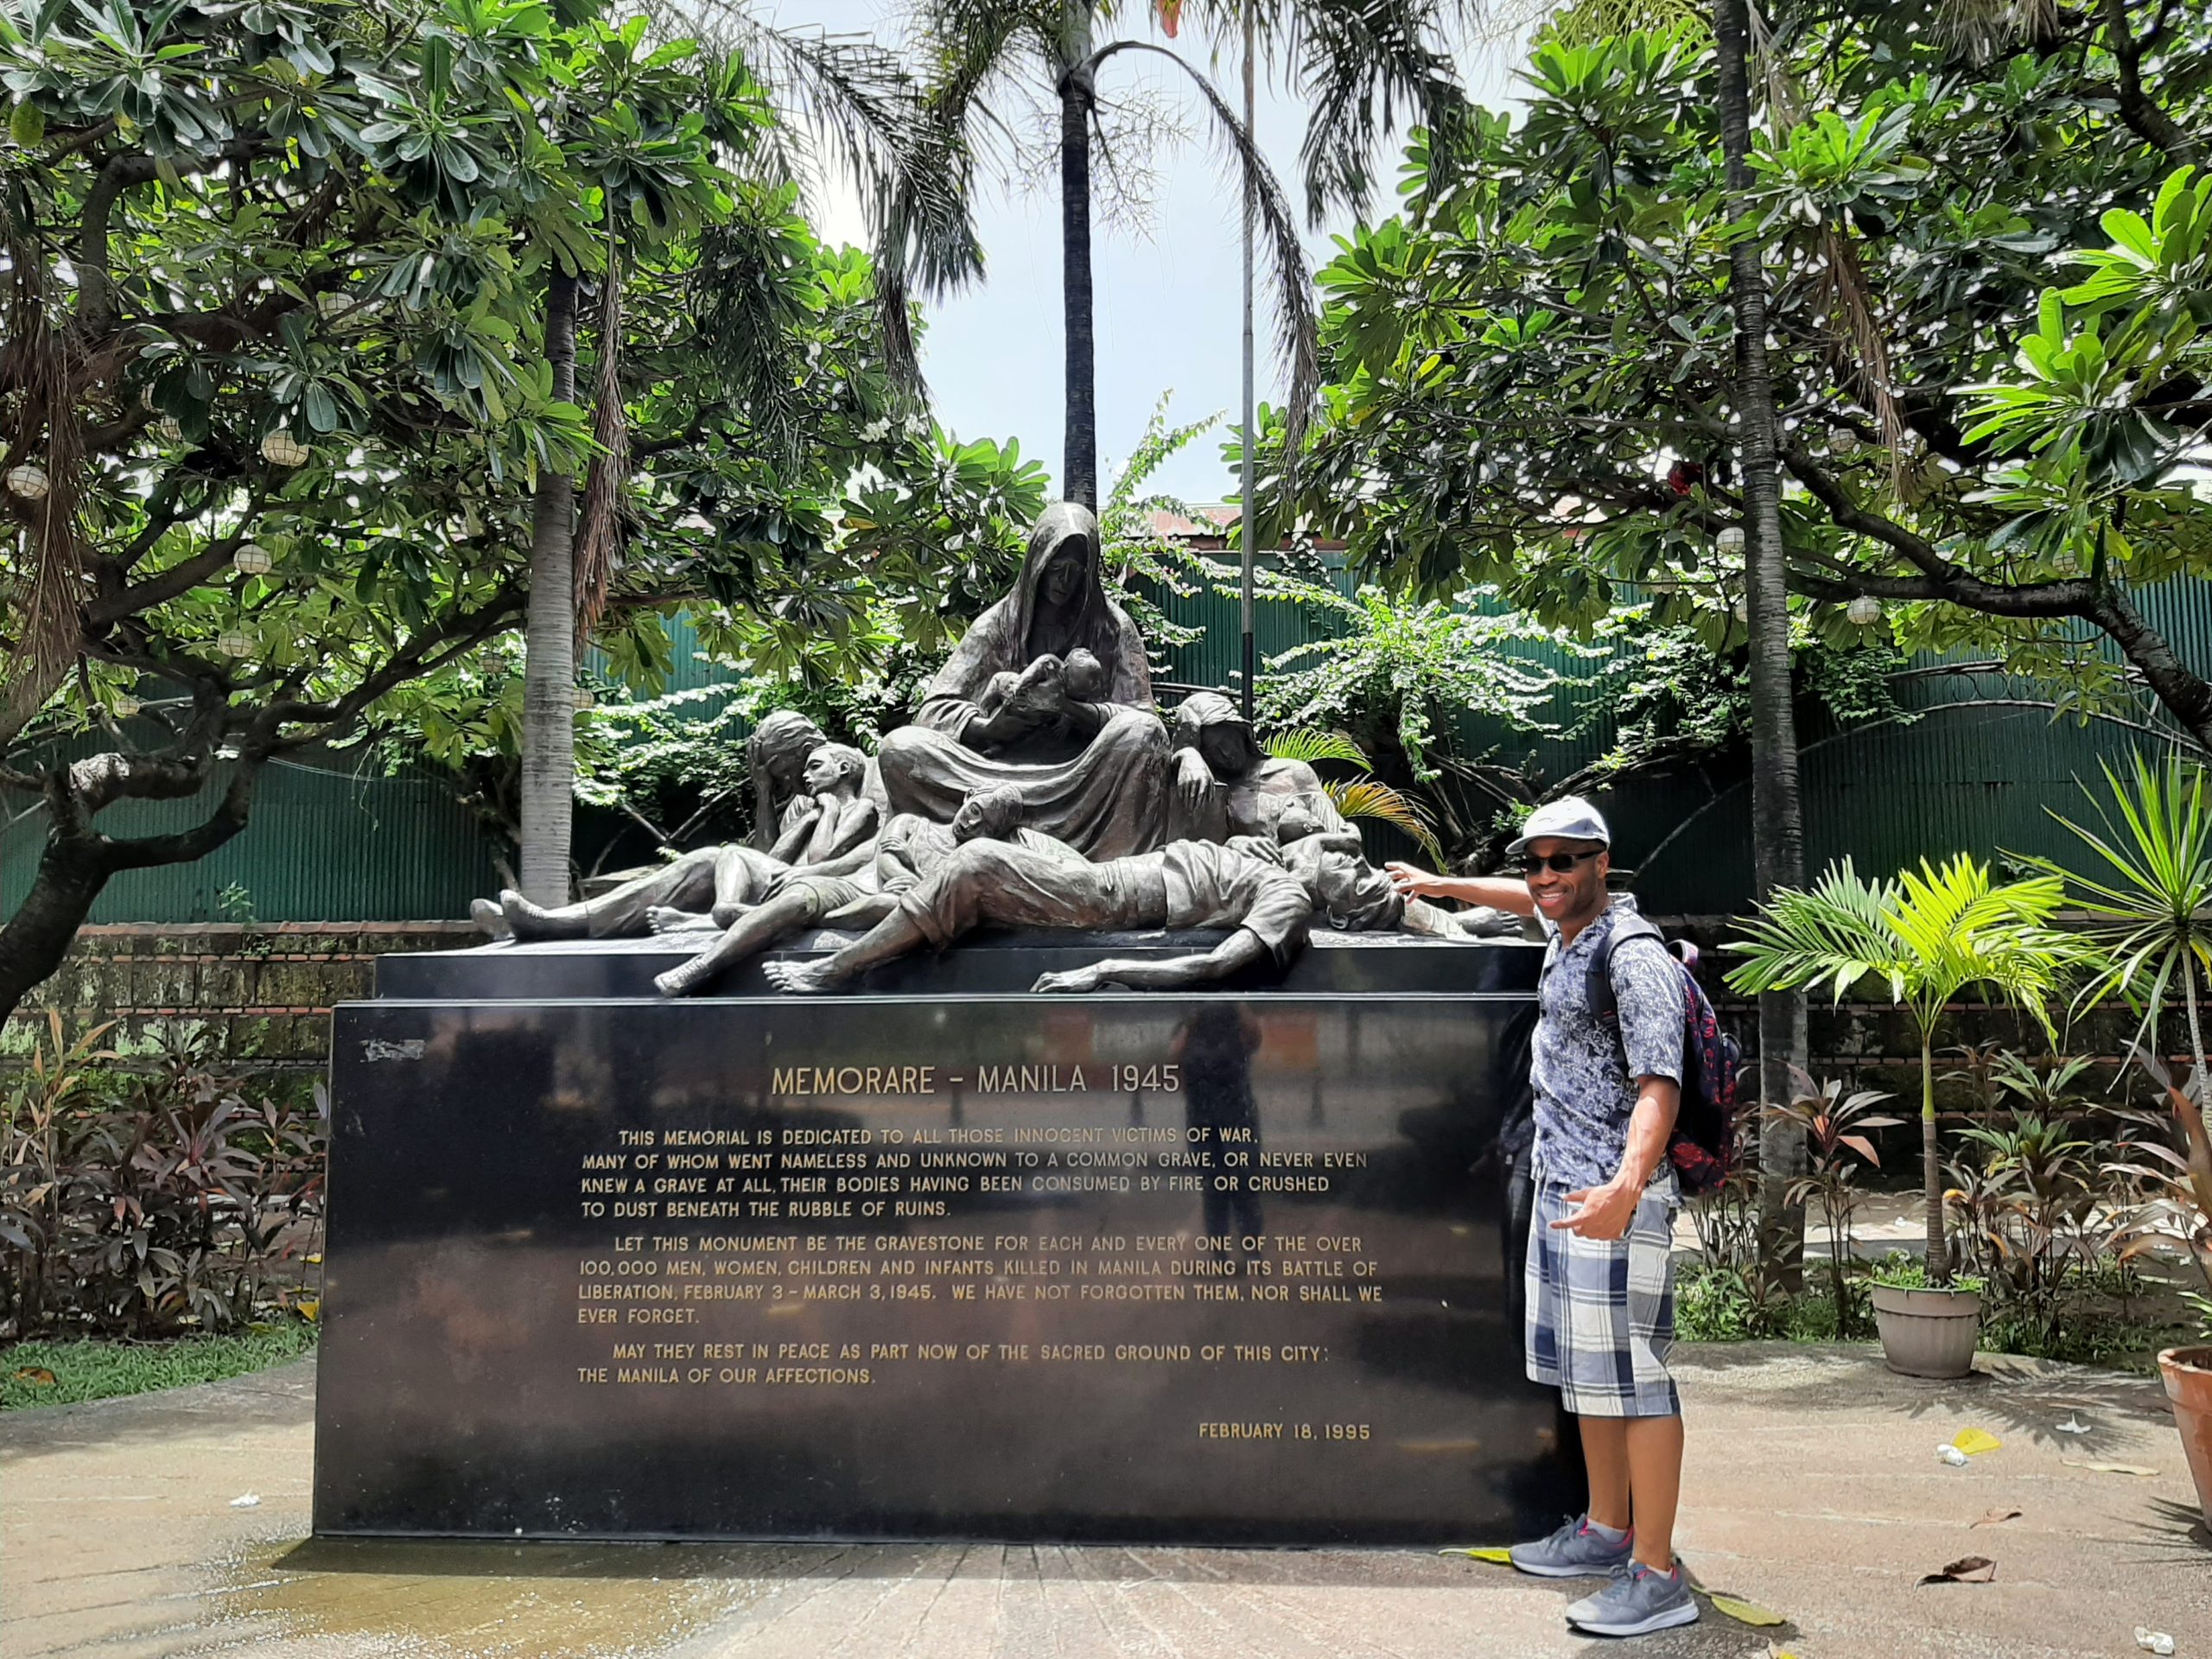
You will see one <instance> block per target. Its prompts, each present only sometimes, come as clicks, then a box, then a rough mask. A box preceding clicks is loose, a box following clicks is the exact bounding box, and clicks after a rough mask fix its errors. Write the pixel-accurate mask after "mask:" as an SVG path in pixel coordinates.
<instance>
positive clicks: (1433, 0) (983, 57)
mask: <svg viewBox="0 0 2212 1659" xmlns="http://www.w3.org/2000/svg"><path fill="white" fill-rule="evenodd" d="M1453 5H1454V0H1295V3H1294V4H1291V5H1288V6H1284V7H1279V8H1261V7H1259V6H1258V5H1257V4H1256V3H1255V0H1243V3H1241V4H1240V3H1236V0H1153V8H1152V9H1153V10H1154V11H1155V12H1156V14H1157V15H1158V16H1159V17H1160V22H1161V23H1162V25H1163V27H1164V28H1165V29H1166V32H1167V33H1168V34H1169V35H1171V36H1172V35H1174V34H1175V33H1176V32H1177V30H1178V29H1179V27H1180V26H1181V24H1182V22H1184V20H1185V19H1186V18H1188V19H1191V20H1193V21H1195V22H1198V24H1199V26H1200V27H1201V28H1202V29H1205V30H1206V31H1207V32H1209V33H1211V35H1213V36H1214V38H1215V40H1216V41H1217V44H1220V45H1223V46H1226V45H1228V44H1230V42H1231V41H1241V39H1242V37H1243V29H1244V26H1245V24H1246V22H1248V16H1247V14H1248V11H1249V14H1250V16H1249V22H1251V23H1252V25H1253V33H1254V35H1255V44H1256V46H1257V48H1258V50H1259V51H1260V52H1261V53H1262V54H1264V55H1266V56H1267V57H1268V58H1269V59H1270V60H1272V61H1274V62H1276V63H1278V64H1282V65H1287V66H1289V67H1291V68H1292V69H1293V72H1294V75H1295V78H1296V80H1297V82H1298V84H1299V86H1300V88H1301V89H1302V90H1303V91H1304V92H1306V96H1307V98H1308V99H1309V104H1310V109H1311V115H1310V117H1309V120H1308V124H1307V127H1306V140H1305V144H1304V148H1303V150H1302V152H1301V161H1302V163H1303V169H1304V173H1305V185H1306V210H1307V214H1308V216H1309V218H1310V219H1313V221H1315V222H1317V223H1318V222H1319V219H1321V217H1322V216H1323V215H1324V214H1325V213H1326V212H1327V211H1328V210H1329V208H1331V207H1333V206H1338V205H1343V206H1346V207H1351V208H1353V209H1355V210H1358V209H1360V208H1363V207H1365V206H1366V205H1367V203H1368V201H1369V200H1370V199H1371V197H1372V194H1373V191H1374V178H1373V175H1372V168H1373V161H1374V151H1375V148H1376V143H1377V142H1378V141H1379V140H1380V138H1381V137H1383V134H1385V133H1386V132H1388V131H1389V130H1391V129H1392V128H1393V127H1394V126H1395V122H1396V118H1397V116H1398V114H1399V112H1400V111H1404V112H1405V113H1406V114H1407V115H1408V116H1409V117H1411V118H1415V119H1418V120H1420V121H1421V122H1422V123H1423V124H1426V125H1427V126H1428V127H1429V128H1430V129H1431V130H1433V131H1436V132H1438V133H1440V135H1441V136H1442V137H1444V138H1445V139H1446V141H1447V142H1448V140H1449V137H1450V135H1451V134H1452V132H1453V131H1455V130H1457V127H1458V125H1459V122H1460V120H1461V112H1462V111H1464V110H1465V98H1464V94H1463V93H1462V92H1461V91H1460V88H1459V81H1458V78H1457V76H1456V74H1455V73H1454V71H1453V68H1452V60H1451V57H1450V55H1449V54H1448V52H1447V51H1446V49H1445V47H1444V41H1443V37H1442V30H1441V26H1442V23H1443V21H1444V19H1445V17H1446V16H1447V15H1448V11H1447V8H1451V7H1452V6H1453ZM1124 9H1125V8H1124V5H1123V3H1122V0H914V7H913V11H912V22H913V26H914V33H915V35H916V36H917V37H918V41H919V43H920V46H921V49H922V50H923V52H924V53H925V55H926V58H927V60H928V65H929V67H928V69H927V71H926V72H925V73H926V74H927V77H928V79H929V81H930V85H931V92H932V97H933V99H934V102H935V105H936V108H937V110H938V114H939V117H940V118H941V119H942V121H943V122H944V130H945V132H946V133H947V134H948V135H949V136H950V139H951V142H952V143H953V146H954V147H955V148H956V149H957V150H958V152H959V153H960V155H961V156H963V158H973V157H976V156H983V157H994V156H995V157H997V158H998V159H999V160H1001V162H1004V163H1006V164H1007V168H1008V170H1011V160H1012V158H1011V156H1010V154H1009V150H1008V141H1009V135H1011V134H1012V133H1013V132H1014V130H1015V124H1016V122H1017V121H1018V119H1019V118H1018V117H1016V116H1014V115H1013V114H1011V113H1010V112H1002V111H1001V110H1000V109H999V108H998V107H996V105H998V104H1000V103H1002V102H1003V101H1004V99H1005V98H1006V96H1007V94H1008V93H1013V92H1019V91H1020V89H1022V88H1023V87H1025V86H1026V87H1028V88H1030V89H1033V92H1034V93H1035V94H1037V95H1040V96H1045V97H1048V98H1049V99H1050V104H1051V107H1052V111H1053V113H1054V115H1055V117H1056V123H1057V131H1058V138H1057V143H1056V149H1057V152H1058V172H1059V180H1060V251H1061V268H1062V279H1061V280H1062V289H1061V304H1062V315H1063V326H1064V335H1065V340H1064V343H1065V358H1066V371H1065V372H1066V382H1065V386H1066V399H1065V402H1066V411H1065V456H1064V460H1063V466H1062V477H1061V493H1062V494H1063V495H1065V497H1066V498H1067V499H1070V500H1074V501H1081V502H1082V503H1084V505H1086V506H1090V507H1096V505H1097V498H1098V470H1097V469H1098V462H1097V449H1098V411H1097V397H1096V377H1095V374H1094V371H1093V362H1094V358H1095V344H1094V330H1093V317H1092V303H1091V269H1090V232H1091V218H1092V200H1091V197H1092V177H1091V161H1092V156H1093V147H1094V144H1097V143H1103V138H1104V130H1103V127H1102V126H1101V124H1100V121H1099V107H1100V105H1099V92H1098V79H1099V74H1100V72H1101V71H1102V70H1103V69H1104V68H1105V67H1106V66H1107V65H1108V63H1109V62H1110V61H1111V60H1114V59H1115V58H1117V57H1120V56H1122V55H1124V54H1143V55H1146V56H1149V57H1155V58H1160V59H1164V60H1166V61H1167V62H1169V63H1172V64H1173V65H1174V66H1175V67H1177V68H1178V69H1179V70H1180V71H1181V72H1182V73H1184V74H1185V76H1186V77H1187V78H1188V79H1190V80H1191V81H1192V83H1193V84H1194V85H1195V86H1196V87H1197V89H1198V94H1199V99H1200V101H1201V103H1202V104H1203V105H1204V107H1205V111H1206V113H1207V118H1208V120H1209V122H1210V124H1211V130H1213V131H1214V132H1215V133H1216V134H1217V137H1220V138H1221V140H1222V141H1223V142H1224V145H1225V147H1226V148H1227V149H1228V150H1229V152H1230V156H1231V157H1232V159H1233V161H1234V162H1235V165H1236V176H1237V178H1238V180H1239V182H1240V187H1241V188H1242V189H1243V191H1244V192H1245V193H1246V194H1245V200H1246V201H1247V203H1248V205H1249V209H1250V212H1251V213H1252V217H1253V219H1254V221H1255V224H1256V226H1257V227H1258V231H1259V234H1260V236H1261V238H1262V242H1263V244H1264V248H1265V253H1266V258H1267V263H1268V267H1269V270H1270V275H1271V277H1272V281H1273V285H1274V291H1275V296H1276V299H1275V313H1276V321H1277V330H1276V347H1277V352H1278V354H1279V356H1280V357H1281V359H1282V362H1283V365H1284V372H1285V375H1286V378H1287V383H1288V396H1287V405H1286V409H1285V418H1286V423H1287V426H1288V428H1289V432H1288V437H1289V441H1290V444H1291V446H1292V447H1293V448H1295V445H1296V442H1297V440H1298V436H1299V435H1300V431H1301V430H1302V428H1303V423H1304V421H1305V418H1306V410H1307V408H1308V407H1309V405H1310V404H1312V402H1313V397H1314V394H1315V388H1316V386H1317V385H1318V382H1319V359H1318V357H1317V354H1316V346H1315V332H1314V331H1315V321H1314V308H1313V291H1312V283H1311V281H1310V279H1309V277H1308V274H1307V271H1306V257H1305V252H1304V250H1303V248H1302V247H1301V246H1300V242H1299V238H1298V226H1297V223H1296V220H1295V219H1294V215H1293V213H1292V212H1291V209H1290V207H1289V204H1288V203H1287V200H1285V197H1284V194H1283V191H1282V188H1281V185H1280V184H1279V183H1278V182H1277V181H1276V179H1275V176H1274V173H1273V172H1272V171H1271V170H1270V169H1269V168H1268V165H1267V163H1266V162H1265V161H1264V160H1263V159H1262V157H1261V156H1260V153H1259V151H1258V149H1256V148H1255V145H1254V143H1253V142H1252V137H1251V134H1250V132H1249V130H1248V129H1247V128H1246V126H1245V125H1244V124H1243V122H1242V121H1240V120H1238V119H1237V118H1236V113H1235V111H1232V110H1231V109H1230V105H1228V103H1227V102H1226V101H1225V100H1224V99H1223V98H1222V96H1221V94H1220V93H1219V92H1217V90H1216V89H1215V87H1214V86H1213V83H1212V82H1211V80H1210V79H1208V78H1207V77H1206V76H1205V74H1204V73H1201V72H1200V71H1199V70H1198V68H1197V67H1195V66H1193V65H1192V64H1191V63H1190V62H1188V61H1187V60H1185V59H1184V58H1183V57H1181V56H1179V54H1177V53H1175V52H1173V51H1172V50H1170V49H1169V48H1166V47H1164V46H1160V45H1159V44H1157V43H1155V42H1154V41H1141V40H1133V39H1126V38H1123V39H1110V38H1109V39H1104V40H1102V39H1101V38H1100V36H1101V33H1102V30H1103V29H1109V28H1110V27H1111V26H1112V25H1113V24H1114V23H1115V22H1116V21H1117V19H1118V16H1119V15H1120V14H1121V13H1122V11H1123V10H1124ZM1100 153H1101V154H1102V155H1103V156H1104V158H1105V159H1106V160H1107V161H1108V162H1109V164H1110V163H1111V162H1113V160H1114V156H1113V154H1112V151H1111V149H1102V150H1101V152H1100ZM1245 512H1246V515H1247V517H1248V518H1249V517H1250V516H1251V513H1252V508H1251V505H1250V504H1249V503H1248V504H1247V505H1246V508H1245Z"/></svg>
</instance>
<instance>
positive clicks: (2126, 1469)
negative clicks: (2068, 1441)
mask: <svg viewBox="0 0 2212 1659" xmlns="http://www.w3.org/2000/svg"><path fill="white" fill-rule="evenodd" d="M2059 1461H2060V1462H2061V1463H2063V1464H2064V1465H2066V1466H2067V1467H2068V1468H2069V1469H2094V1470H2095V1471H2097V1472H2098V1473H2099V1474H2101V1475H2137V1476H2140V1477H2141V1478H2143V1479H2145V1480H2148V1479H2150V1478H2152V1476H2154V1475H2156V1474H2157V1473H2158V1471H2157V1470H2155V1469H2151V1468H2146V1467H2145V1466H2144V1465H2142V1464H2139V1463H2076V1462H2075V1461H2074V1459H2071V1458H2061V1459H2059Z"/></svg>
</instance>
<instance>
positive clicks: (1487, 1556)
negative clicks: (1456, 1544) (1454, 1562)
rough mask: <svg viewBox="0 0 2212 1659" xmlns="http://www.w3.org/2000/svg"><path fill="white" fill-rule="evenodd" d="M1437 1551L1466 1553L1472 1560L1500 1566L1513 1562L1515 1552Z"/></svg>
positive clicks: (1444, 1553)
mask: <svg viewBox="0 0 2212 1659" xmlns="http://www.w3.org/2000/svg"><path fill="white" fill-rule="evenodd" d="M1436 1553H1437V1554H1440V1555H1465V1557H1466V1558H1467V1559H1468V1560H1471V1561H1489V1562H1491V1563H1492V1564H1493V1565H1495V1566H1498V1567H1510V1566H1511V1565H1512V1564H1513V1552H1512V1551H1511V1550H1510V1549H1440V1550H1438V1551H1437V1552H1436Z"/></svg>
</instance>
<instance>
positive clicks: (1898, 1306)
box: [1870, 1285, 1981, 1376]
mask: <svg viewBox="0 0 2212 1659" xmlns="http://www.w3.org/2000/svg"><path fill="white" fill-rule="evenodd" d="M1870 1288H1871V1289H1872V1292H1873V1295H1874V1326H1875V1328H1876V1329H1877V1330H1878V1331H1879V1332H1881V1333H1882V1357H1883V1359H1884V1360H1885V1361H1886V1362H1887V1363H1888V1364H1889V1368H1890V1369H1891V1370H1893V1371H1899V1372H1902V1373H1903V1374H1904V1375H1905V1376H1965V1375H1966V1374H1967V1372H1968V1371H1970V1370H1973V1369H1974V1338H1976V1337H1978V1336H1980V1334H1981V1298H1980V1296H1979V1295H1978V1294H1975V1293H1974V1292H1973V1291H1971V1290H1899V1289H1898V1288H1897V1287H1895V1286H1894V1285H1874V1286H1872V1287H1870Z"/></svg>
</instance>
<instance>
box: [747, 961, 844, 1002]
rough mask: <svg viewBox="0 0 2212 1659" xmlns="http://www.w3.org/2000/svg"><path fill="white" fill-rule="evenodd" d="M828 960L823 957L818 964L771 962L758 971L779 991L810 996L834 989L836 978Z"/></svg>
mask: <svg viewBox="0 0 2212 1659" xmlns="http://www.w3.org/2000/svg"><path fill="white" fill-rule="evenodd" d="M830 960H831V959H830V958H829V957H824V958H823V960H821V961H820V962H771V963H764V964H762V966H761V969H760V971H761V972H762V973H764V974H766V975H767V976H768V982H769V983H770V984H772V985H773V986H774V987H775V988H777V989H778V990H779V991H788V992H790V993H791V995H793V996H812V995H818V994H819V993H821V992H823V991H828V990H835V989H836V986H837V976H836V974H835V973H834V972H832V971H831V969H830Z"/></svg>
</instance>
